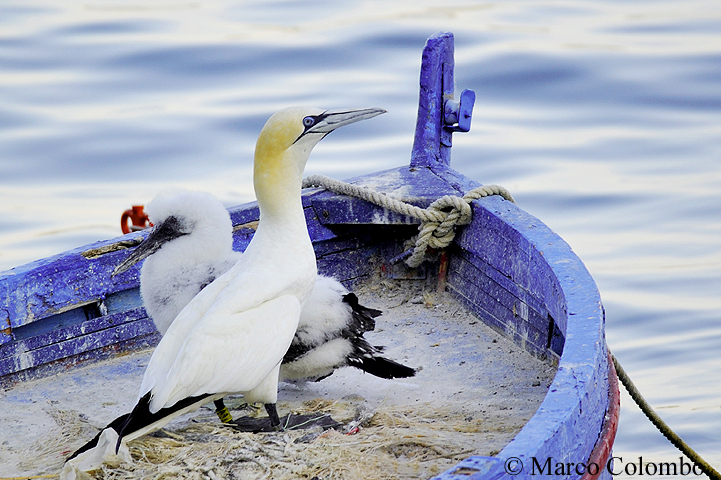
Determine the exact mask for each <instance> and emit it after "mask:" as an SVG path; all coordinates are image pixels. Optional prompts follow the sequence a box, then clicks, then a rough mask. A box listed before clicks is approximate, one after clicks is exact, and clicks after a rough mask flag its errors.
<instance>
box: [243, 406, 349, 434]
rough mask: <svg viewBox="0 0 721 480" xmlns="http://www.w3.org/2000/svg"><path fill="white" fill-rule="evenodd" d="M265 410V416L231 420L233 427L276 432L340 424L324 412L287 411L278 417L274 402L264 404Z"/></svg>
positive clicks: (255, 431) (244, 429)
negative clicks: (298, 412)
mask: <svg viewBox="0 0 721 480" xmlns="http://www.w3.org/2000/svg"><path fill="white" fill-rule="evenodd" d="M265 410H266V411H267V412H268V416H267V417H263V418H253V417H241V418H238V419H236V420H234V421H233V422H231V423H232V424H233V425H234V426H235V428H237V429H238V430H240V431H242V432H253V433H259V432H278V431H284V430H300V429H304V428H312V427H316V426H319V427H322V428H323V430H327V429H329V428H338V427H341V426H342V424H341V423H339V422H336V421H335V420H333V419H332V418H331V416H330V415H328V414H325V413H316V414H311V415H294V414H292V413H289V414H288V415H286V416H284V417H283V418H279V417H278V411H277V410H276V408H275V404H272V403H267V404H265Z"/></svg>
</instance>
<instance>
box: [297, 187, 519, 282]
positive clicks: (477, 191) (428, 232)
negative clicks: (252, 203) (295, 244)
mask: <svg viewBox="0 0 721 480" xmlns="http://www.w3.org/2000/svg"><path fill="white" fill-rule="evenodd" d="M308 187H323V188H325V189H327V190H330V191H332V192H335V193H337V194H340V195H348V196H351V197H356V198H360V199H362V200H365V201H367V202H371V203H374V204H376V205H378V206H380V207H383V208H385V209H388V210H391V211H393V212H397V213H400V214H402V215H406V216H409V217H413V218H417V219H419V220H420V221H421V226H420V227H419V229H418V230H419V232H418V235H417V236H416V237H415V240H414V241H415V246H414V247H413V253H411V255H410V256H409V257H408V258H407V259H406V265H408V266H409V267H411V268H416V267H418V266H419V265H420V264H421V263H423V259H424V258H425V255H426V250H427V249H428V248H429V247H430V248H434V249H438V250H441V249H444V248H446V247H447V246H448V245H450V243H451V242H452V241H453V238H454V237H455V236H456V232H455V227H456V225H468V224H469V223H471V219H472V216H473V215H472V210H471V202H472V201H473V200H478V199H479V198H483V197H487V196H490V195H500V196H502V197H503V198H505V199H506V200H508V201H509V202H513V203H515V201H514V200H513V197H512V196H511V194H510V193H508V190H506V189H505V188H503V187H501V186H498V185H484V186H481V187H478V188H474V189H473V190H471V191H470V192H468V193H466V194H465V195H463V197H457V196H455V195H446V196H443V197H441V198H439V199H437V200H436V201H434V202H433V203H431V204H430V205H429V206H428V208H420V207H416V206H415V205H411V204H410V203H406V202H403V201H401V200H398V199H397V198H393V197H390V196H388V195H386V194H385V193H381V192H376V191H374V190H371V189H369V188H366V187H361V186H358V185H352V184H350V183H346V182H341V181H340V180H335V179H333V178H328V177H326V176H323V175H311V176H309V177H308V178H306V179H304V180H303V188H308Z"/></svg>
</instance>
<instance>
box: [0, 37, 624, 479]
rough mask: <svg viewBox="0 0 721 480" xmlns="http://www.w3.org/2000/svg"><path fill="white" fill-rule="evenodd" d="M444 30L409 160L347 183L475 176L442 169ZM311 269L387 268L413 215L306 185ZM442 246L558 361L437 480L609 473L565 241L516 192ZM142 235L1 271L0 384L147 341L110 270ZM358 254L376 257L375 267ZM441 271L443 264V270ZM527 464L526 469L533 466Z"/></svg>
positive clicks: (464, 104) (431, 268)
mask: <svg viewBox="0 0 721 480" xmlns="http://www.w3.org/2000/svg"><path fill="white" fill-rule="evenodd" d="M453 66H454V62H453V36H452V34H450V33H441V34H437V35H434V36H432V37H430V38H429V39H428V42H427V44H426V48H425V50H424V52H423V62H422V68H421V89H420V102H419V111H418V120H417V125H416V135H415V141H414V145H413V150H412V156H411V162H410V165H408V166H403V167H399V168H395V169H392V170H388V171H383V172H379V173H375V174H372V175H368V176H364V177H360V178H356V179H353V180H351V181H350V182H351V183H353V184H356V185H373V189H374V190H377V191H382V192H383V191H385V192H393V191H396V190H397V189H398V188H399V187H403V188H404V190H403V191H404V199H405V200H406V201H410V202H411V203H413V204H414V205H417V206H420V207H427V206H428V205H430V204H431V203H432V202H433V201H434V200H436V199H438V198H439V197H442V196H444V195H456V196H462V195H463V194H464V193H465V192H467V191H469V190H471V189H473V188H475V187H478V186H479V185H480V184H479V183H477V182H475V181H473V180H471V179H469V178H466V177H465V176H463V175H462V174H460V173H458V172H456V171H455V170H453V169H452V168H451V167H450V149H451V144H452V142H451V141H452V134H453V132H455V131H468V129H469V127H470V114H471V109H472V107H473V101H474V94H473V92H470V91H465V92H463V93H462V94H461V96H460V102H454V101H453V100H452V98H453V88H454V82H453ZM303 205H304V207H305V211H306V218H307V221H308V228H309V231H310V234H311V238H312V240H313V243H314V247H315V251H316V255H317V259H318V267H319V270H320V271H321V272H324V273H332V274H333V275H334V276H335V277H336V278H338V279H340V280H342V281H344V282H345V283H346V284H347V285H351V286H352V285H353V284H355V283H357V282H360V281H362V280H363V279H364V278H366V277H368V276H370V275H373V274H376V273H377V269H378V268H383V269H385V271H388V270H389V269H392V268H395V269H396V270H398V269H401V270H402V269H403V268H404V267H400V266H396V267H391V266H390V262H389V260H390V259H391V258H393V257H396V256H397V255H399V254H401V253H402V251H403V248H402V246H401V245H402V244H403V241H404V240H406V239H407V238H409V237H411V236H412V235H414V234H415V233H417V231H418V221H417V220H415V219H413V218H410V217H407V216H404V215H401V214H397V213H393V212H389V211H387V210H384V209H383V208H381V207H379V206H376V205H373V204H371V203H368V202H366V201H363V200H360V199H357V198H352V197H348V196H343V195H337V194H334V193H332V192H330V191H328V190H324V189H308V190H307V191H306V192H305V194H304V196H303ZM472 211H473V217H472V221H471V223H470V224H469V225H467V226H465V227H463V228H460V229H459V233H458V235H457V236H456V238H455V240H454V241H453V243H452V244H451V245H450V246H449V247H448V248H447V250H446V252H445V253H446V255H445V256H444V258H446V259H447V264H445V263H444V265H443V267H442V268H440V267H439V266H438V265H437V264H435V265H433V264H432V265H426V266H425V267H424V269H425V274H427V275H432V274H438V273H437V272H438V270H439V268H440V270H441V271H443V272H445V273H444V275H445V282H446V288H447V289H448V290H449V291H450V292H451V293H452V294H453V295H455V296H456V297H457V298H458V300H459V301H460V302H461V303H463V304H464V305H465V306H466V307H468V308H469V309H470V310H472V311H473V312H476V313H477V314H478V316H479V317H480V318H481V319H483V320H484V322H486V323H487V324H488V325H490V326H491V327H493V328H494V329H496V330H497V331H499V332H501V333H502V334H503V335H505V336H507V337H508V338H510V339H511V340H512V341H513V342H515V343H516V344H518V345H519V346H522V347H523V348H525V349H526V350H527V351H528V352H530V353H532V354H533V355H536V356H539V357H542V358H548V359H551V360H553V361H556V362H557V363H558V370H557V373H556V375H555V379H554V381H553V383H552V384H551V386H550V388H549V390H548V393H547V395H546V397H545V399H544V401H543V402H542V404H541V406H540V408H539V409H538V411H537V412H536V413H535V415H534V416H533V417H532V418H531V420H530V421H529V422H528V423H527V424H526V425H525V426H524V427H523V429H522V430H521V431H520V432H519V433H518V434H517V435H516V437H515V438H514V439H513V440H512V441H511V442H510V443H509V444H508V445H507V446H506V447H505V448H504V449H503V450H502V451H501V452H499V453H498V454H497V455H496V456H494V457H477V456H474V457H469V458H467V459H465V460H463V461H462V462H460V463H459V464H458V465H456V466H455V467H453V468H451V469H450V470H448V471H446V472H444V473H442V474H441V475H439V476H438V477H437V478H439V479H444V480H451V479H453V480H460V479H464V480H466V479H496V478H501V477H504V476H515V477H517V478H526V477H528V478H530V477H532V476H535V475H538V474H545V475H549V476H550V475H552V476H554V477H557V478H611V475H610V473H609V471H608V469H607V468H606V467H607V462H608V461H609V458H610V453H611V447H612V445H613V439H614V436H615V432H616V427H617V421H618V407H619V404H618V402H619V400H618V398H619V397H618V386H617V379H616V375H615V371H614V370H613V365H612V363H611V362H609V356H608V352H607V348H606V340H605V333H604V310H603V306H602V304H601V299H600V295H599V292H598V290H597V288H596V285H595V283H594V281H593V279H592V278H591V276H590V275H589V273H588V271H587V270H586V268H585V266H584V265H583V263H582V262H581V260H579V258H578V257H577V256H576V255H575V254H574V253H573V252H572V251H571V248H570V247H569V246H568V245H567V244H566V243H565V242H564V241H563V240H562V239H561V238H560V237H559V236H558V235H556V234H555V233H553V232H552V231H551V230H550V229H549V228H548V227H547V226H546V225H544V224H543V223H542V222H541V221H540V220H538V219H537V218H534V217H532V216H531V215H529V214H527V213H526V212H524V211H523V210H521V209H520V208H518V207H517V206H516V205H515V204H514V203H512V202H509V201H506V200H504V199H503V198H501V197H499V196H491V197H487V198H484V199H482V200H477V201H474V202H473V203H472ZM230 214H231V217H232V220H233V223H234V225H236V229H235V232H234V248H235V249H236V250H241V251H242V250H244V249H245V247H246V246H247V245H248V242H249V241H250V239H251V237H252V235H253V233H254V230H253V228H252V227H251V225H252V223H253V222H254V221H256V220H257V219H258V208H257V206H256V205H255V204H254V203H250V204H246V205H240V206H237V207H234V208H231V209H230ZM144 235H145V233H144V232H142V231H141V232H135V233H130V234H127V235H125V236H123V237H120V238H115V239H110V240H106V241H101V242H97V243H94V244H92V245H88V246H84V247H81V248H77V249H75V250H72V251H69V252H66V253H63V254H61V255H57V256H53V257H49V258H45V259H42V260H38V261H36V262H33V263H30V264H27V265H23V266H20V267H17V268H14V269H12V270H9V271H6V272H3V273H2V274H0V298H2V299H3V300H2V305H1V306H0V323H2V327H1V329H0V385H1V386H3V387H5V388H10V387H12V385H14V384H17V383H18V382H24V381H27V380H30V379H34V378H37V377H41V376H48V375H51V374H54V373H57V372H58V371H63V370H67V369H70V368H73V367H74V366H76V365H79V364H83V363H86V362H90V361H94V360H98V359H103V358H107V357H110V356H113V355H116V354H118V353H119V352H124V351H128V350H132V349H137V348H142V347H147V346H151V345H153V344H154V343H155V342H157V340H158V334H157V332H156V331H155V328H154V326H153V324H152V322H151V321H150V320H149V319H148V318H147V316H146V314H145V310H144V309H143V308H142V302H141V299H140V297H139V290H138V284H139V270H138V267H137V266H136V267H134V269H132V270H131V271H130V272H129V273H126V274H124V275H121V276H118V277H112V276H111V272H112V270H113V269H114V268H115V266H116V265H118V264H119V263H120V262H121V261H122V260H123V259H124V258H125V257H126V256H127V255H128V254H129V252H130V249H132V248H133V247H134V246H135V245H137V244H138V243H139V242H140V241H141V239H142V238H143V236H144ZM369 257H375V258H381V259H386V260H388V262H385V263H383V264H382V265H376V264H374V263H373V262H368V261H367V259H368V258H369ZM446 269H447V270H446ZM534 473H535V475H534Z"/></svg>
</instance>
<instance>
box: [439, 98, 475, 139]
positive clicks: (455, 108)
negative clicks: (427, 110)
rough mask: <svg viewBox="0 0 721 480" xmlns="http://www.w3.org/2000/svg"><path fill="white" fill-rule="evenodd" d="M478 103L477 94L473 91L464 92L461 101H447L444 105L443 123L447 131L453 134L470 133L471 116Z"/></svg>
mask: <svg viewBox="0 0 721 480" xmlns="http://www.w3.org/2000/svg"><path fill="white" fill-rule="evenodd" d="M475 103H476V93H475V92H474V91H473V90H463V91H462V92H461V98H460V100H459V101H457V102H456V101H455V100H453V99H448V100H446V102H445V104H444V105H443V121H444V123H445V128H446V130H450V131H451V132H468V131H469V130H470V129H471V116H472V115H473V105H474V104H475Z"/></svg>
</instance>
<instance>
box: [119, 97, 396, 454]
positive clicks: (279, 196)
mask: <svg viewBox="0 0 721 480" xmlns="http://www.w3.org/2000/svg"><path fill="white" fill-rule="evenodd" d="M384 112H385V110H381V109H378V108H371V109H363V110H343V111H322V110H317V109H308V108H299V107H295V108H288V109H285V110H282V111H280V112H278V113H276V114H274V115H273V116H271V117H270V119H269V120H268V122H267V123H266V124H265V126H264V127H263V129H262V130H261V132H260V136H259V137H258V141H257V143H256V148H255V163H254V170H253V186H254V189H255V194H256V198H257V200H258V206H259V209H260V221H259V223H258V229H257V230H256V232H255V235H254V236H253V239H252V240H251V242H250V244H249V245H248V247H247V249H246V251H245V253H244V254H243V255H242V256H241V257H240V259H239V260H238V262H237V263H236V264H235V265H234V266H233V267H232V268H231V269H230V270H229V271H228V272H226V273H224V274H223V275H221V276H220V277H218V278H217V279H215V280H214V281H213V282H211V283H210V284H209V285H208V286H206V287H205V288H204V289H202V290H201V291H200V293H198V295H196V296H195V297H194V298H193V299H192V300H191V301H190V302H189V303H188V304H187V305H186V306H185V307H184V308H183V309H182V310H181V311H180V313H179V314H178V316H177V317H176V318H175V320H174V321H173V322H172V323H171V324H170V327H169V328H168V330H167V331H166V332H165V335H164V336H163V338H162V339H161V340H160V343H159V344H158V346H157V347H156V349H155V351H154V352H153V355H152V357H151V358H150V362H149V364H148V366H147V368H146V370H145V374H144V376H143V381H142V383H141V387H140V393H139V398H138V403H137V404H136V406H135V408H134V409H133V411H132V412H131V413H130V415H129V416H128V418H127V420H126V422H125V423H124V424H123V425H122V426H121V428H120V430H119V432H118V433H119V439H118V446H119V445H120V443H121V442H122V440H123V439H124V437H125V439H126V440H130V439H131V437H132V438H137V437H138V436H141V435H144V434H146V433H148V432H150V431H153V430H156V429H158V428H161V427H162V426H163V425H165V424H166V423H167V422H168V421H170V420H171V419H172V418H175V417H177V416H178V415H180V414H182V413H185V412H188V411H192V410H195V409H197V408H198V407H200V406H201V405H202V404H204V403H207V402H209V401H214V400H218V399H220V398H222V397H224V396H226V395H229V394H235V393H242V394H243V396H244V397H245V399H246V401H248V402H249V403H251V402H253V403H255V402H261V403H263V404H264V405H265V408H266V411H267V412H268V416H269V417H270V423H271V425H272V426H274V427H277V426H279V425H280V419H279V418H278V413H277V410H276V407H275V403H276V401H277V397H278V375H279V371H280V364H281V361H282V359H283V356H284V355H285V353H286V352H287V350H288V347H289V346H290V344H291V342H292V340H293V336H294V335H295V332H296V329H297V327H298V321H299V319H300V310H301V306H302V304H303V302H305V300H306V299H307V298H308V296H309V295H310V292H311V290H312V289H313V285H314V284H315V279H316V276H317V268H316V263H315V253H314V251H313V245H312V244H311V241H310V237H309V235H308V229H307V227H306V223H305V216H304V214H303V206H302V203H301V192H300V191H301V181H302V177H303V170H304V168H305V164H306V162H307V160H308V157H309V156H310V152H311V150H312V149H313V147H314V146H315V145H316V144H317V143H318V142H319V141H320V140H321V139H322V138H323V137H325V136H326V135H327V134H329V133H330V132H332V131H333V130H335V129H336V128H338V127H341V126H343V125H348V124H350V123H354V122H357V121H360V120H364V119H367V118H371V117H375V116H376V115H380V114H381V113H384Z"/></svg>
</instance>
